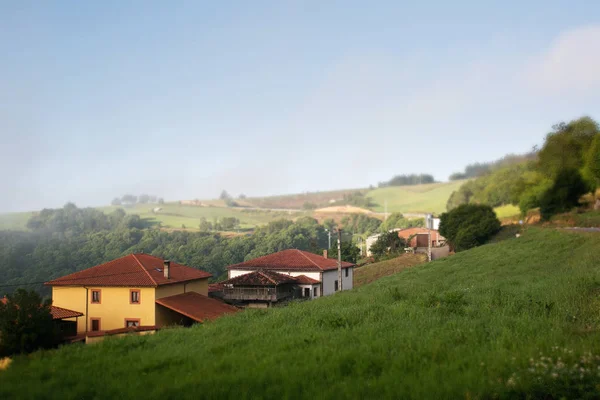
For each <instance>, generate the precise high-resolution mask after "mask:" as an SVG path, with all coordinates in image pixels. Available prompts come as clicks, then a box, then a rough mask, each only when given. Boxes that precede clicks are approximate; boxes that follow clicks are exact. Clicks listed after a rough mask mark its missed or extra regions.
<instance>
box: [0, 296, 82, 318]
mask: <svg viewBox="0 0 600 400" xmlns="http://www.w3.org/2000/svg"><path fill="white" fill-rule="evenodd" d="M7 302H8V299H7V298H6V296H4V297H3V298H1V299H0V303H2V304H6V303H7ZM50 314H51V315H52V319H53V320H57V319H65V318H74V317H82V316H83V313H80V312H79V311H73V310H67V309H66V308H62V307H56V306H50Z"/></svg>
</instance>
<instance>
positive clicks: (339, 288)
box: [337, 228, 342, 291]
mask: <svg viewBox="0 0 600 400" xmlns="http://www.w3.org/2000/svg"><path fill="white" fill-rule="evenodd" d="M337 233H338V243H337V245H338V290H339V291H342V230H341V229H340V228H338V230H337Z"/></svg>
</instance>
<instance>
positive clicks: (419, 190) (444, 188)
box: [367, 181, 464, 213]
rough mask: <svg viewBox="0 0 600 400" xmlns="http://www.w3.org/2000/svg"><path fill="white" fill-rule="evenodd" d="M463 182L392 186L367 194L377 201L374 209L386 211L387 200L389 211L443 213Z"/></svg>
mask: <svg viewBox="0 0 600 400" xmlns="http://www.w3.org/2000/svg"><path fill="white" fill-rule="evenodd" d="M463 183H464V181H453V182H447V183H431V184H427V185H414V186H390V187H385V188H379V189H374V190H371V191H370V192H368V193H367V196H368V197H370V198H371V199H372V200H373V202H374V203H376V206H375V207H373V208H372V209H373V210H374V211H378V212H384V211H385V202H386V201H387V211H388V212H390V213H391V212H401V213H408V212H413V213H421V212H431V213H442V212H444V211H446V203H447V202H448V198H449V197H450V195H451V194H452V192H454V191H455V190H457V189H458V188H459V187H460V185H462V184H463Z"/></svg>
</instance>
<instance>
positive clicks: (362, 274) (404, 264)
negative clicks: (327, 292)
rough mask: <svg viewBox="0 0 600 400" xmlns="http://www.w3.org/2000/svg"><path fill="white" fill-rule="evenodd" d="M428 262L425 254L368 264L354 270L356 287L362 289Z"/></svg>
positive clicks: (408, 255) (409, 255) (407, 255)
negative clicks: (361, 287)
mask: <svg viewBox="0 0 600 400" xmlns="http://www.w3.org/2000/svg"><path fill="white" fill-rule="evenodd" d="M426 260H427V256H426V255H425V254H403V255H401V256H400V257H396V258H393V259H391V260H386V261H381V262H378V263H374V264H368V265H365V266H363V267H360V268H356V269H355V270H354V287H360V286H363V285H366V284H368V283H372V282H375V281H376V280H378V279H381V278H383V277H384V276H390V275H394V274H397V273H398V272H402V271H404V270H405V269H407V268H411V267H414V266H415V265H419V264H423V263H424V262H425V261H426Z"/></svg>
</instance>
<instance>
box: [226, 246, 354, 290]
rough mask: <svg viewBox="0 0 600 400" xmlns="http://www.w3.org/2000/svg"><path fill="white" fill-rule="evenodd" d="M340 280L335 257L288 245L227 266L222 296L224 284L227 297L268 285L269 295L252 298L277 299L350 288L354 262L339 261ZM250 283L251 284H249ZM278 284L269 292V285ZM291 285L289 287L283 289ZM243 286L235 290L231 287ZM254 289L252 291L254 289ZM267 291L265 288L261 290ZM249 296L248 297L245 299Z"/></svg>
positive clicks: (270, 287)
mask: <svg viewBox="0 0 600 400" xmlns="http://www.w3.org/2000/svg"><path fill="white" fill-rule="evenodd" d="M341 269H342V281H341V282H339V275H338V263H337V260H334V259H331V258H326V257H322V256H320V255H318V254H313V253H310V252H307V251H302V250H297V249H290V250H283V251H280V252H277V253H273V254H269V255H266V256H263V257H258V258H255V259H252V260H248V261H245V262H243V263H239V264H234V265H230V266H228V267H227V271H228V272H227V273H228V277H229V279H228V280H227V281H224V282H221V283H222V284H224V285H225V286H226V287H225V289H223V293H224V298H225V299H227V298H228V296H227V294H226V293H227V285H229V288H230V292H231V294H230V296H229V297H230V299H229V300H236V295H234V293H238V295H237V296H238V297H243V296H242V295H241V294H240V293H241V292H245V293H246V295H247V294H248V293H249V292H250V288H251V287H254V289H258V288H259V287H261V286H262V287H268V289H271V292H270V293H271V296H275V297H268V296H267V295H265V296H267V297H268V298H266V299H261V298H256V299H254V300H253V301H255V302H261V301H270V302H272V301H280V300H282V299H287V298H290V297H303V298H310V299H313V298H316V297H321V296H327V295H329V294H333V293H335V292H337V291H339V290H349V289H352V283H353V276H354V264H352V263H348V262H342V265H341ZM249 283H251V284H249ZM275 287H280V289H279V292H277V291H276V292H275V293H274V294H273V291H272V289H273V288H275ZM287 287H292V288H293V290H291V293H290V290H288V289H287ZM236 288H239V289H244V290H239V291H237V292H236V291H235V290H233V289H236ZM258 292H259V291H256V292H255V293H258ZM265 293H267V294H268V293H269V291H267V292H265ZM238 300H243V299H242V298H240V299H238ZM245 300H249V299H247V298H246V299H245Z"/></svg>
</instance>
